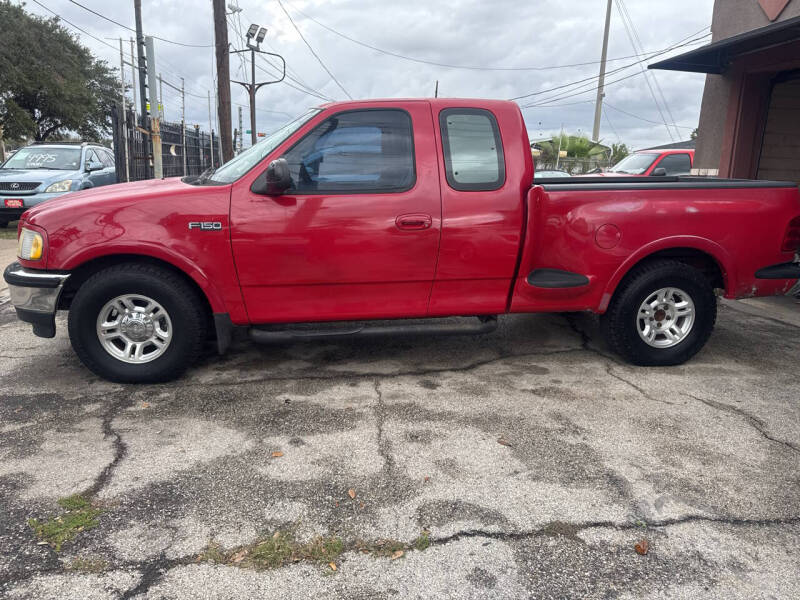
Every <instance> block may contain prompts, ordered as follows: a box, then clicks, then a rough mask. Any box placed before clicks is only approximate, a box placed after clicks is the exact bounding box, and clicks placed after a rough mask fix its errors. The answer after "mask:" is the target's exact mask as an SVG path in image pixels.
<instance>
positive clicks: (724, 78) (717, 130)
mask: <svg viewBox="0 0 800 600" xmlns="http://www.w3.org/2000/svg"><path fill="white" fill-rule="evenodd" d="M798 16H800V0H790V2H789V3H788V5H787V6H786V8H784V9H783V12H781V14H780V15H779V16H778V18H777V19H775V21H770V20H769V18H768V17H767V15H766V13H765V12H764V10H763V9H762V8H761V6H760V5H759V3H758V0H716V2H715V3H714V15H713V18H712V22H711V33H712V41H714V42H718V41H720V40H723V39H725V38H728V37H731V36H734V35H737V34H740V33H744V32H745V31H750V30H752V29H757V28H759V27H765V26H767V25H769V24H770V23H779V22H780V21H784V20H786V19H791V18H793V17H798ZM735 66H736V65H735V63H734V65H732V68H730V69H729V70H728V72H726V73H724V74H722V75H707V76H706V85H705V90H704V92H703V101H702V105H701V108H700V124H699V133H700V135H699V136H698V140H697V150H696V154H695V162H694V168H695V169H696V170H697V172H698V173H699V174H701V175H716V174H717V173H718V170H719V169H720V161H721V159H722V156H723V145H724V143H725V141H726V124H727V123H728V121H729V119H728V117H729V115H728V110H729V103H730V102H731V100H735V99H736V97H737V95H736V94H737V93H738V87H739V86H738V81H739V73H737V72H736V69H735ZM727 133H730V132H727Z"/></svg>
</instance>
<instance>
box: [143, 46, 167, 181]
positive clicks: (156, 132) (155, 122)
mask: <svg viewBox="0 0 800 600" xmlns="http://www.w3.org/2000/svg"><path fill="white" fill-rule="evenodd" d="M145 46H146V48H147V87H148V88H149V90H150V108H151V115H150V139H151V140H152V142H153V177H155V178H156V179H163V178H164V169H163V165H162V162H161V118H160V117H159V113H158V105H159V103H160V99H159V98H158V97H157V96H156V89H157V88H156V52H155V46H154V44H153V38H151V37H150V36H147V37H146V38H145ZM153 108H155V109H156V110H154V111H153V110H152V109H153Z"/></svg>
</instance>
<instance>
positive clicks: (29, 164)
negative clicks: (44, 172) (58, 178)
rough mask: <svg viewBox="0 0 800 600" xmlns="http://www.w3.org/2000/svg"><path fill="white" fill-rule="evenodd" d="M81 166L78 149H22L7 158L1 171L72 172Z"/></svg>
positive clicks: (79, 150)
mask: <svg viewBox="0 0 800 600" xmlns="http://www.w3.org/2000/svg"><path fill="white" fill-rule="evenodd" d="M80 166H81V149H80V148H43V147H34V148H22V149H21V150H19V151H18V152H16V153H15V154H14V156H12V157H11V158H9V159H8V160H7V161H6V162H5V163H4V164H3V166H2V167H0V168H3V169H25V170H27V169H58V170H62V171H63V170H67V171H74V170H76V169H79V168H80Z"/></svg>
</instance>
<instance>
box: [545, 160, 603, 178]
mask: <svg viewBox="0 0 800 600" xmlns="http://www.w3.org/2000/svg"><path fill="white" fill-rule="evenodd" d="M533 160H534V164H535V165H536V170H537V171H553V170H557V171H566V172H567V173H569V174H570V175H582V174H584V173H592V172H596V171H597V170H598V169H600V170H604V169H606V168H608V167H610V166H611V162H610V161H609V160H607V159H605V158H599V159H595V158H561V159H559V160H558V165H556V161H554V160H549V161H545V160H542V159H540V158H536V157H534V158H533Z"/></svg>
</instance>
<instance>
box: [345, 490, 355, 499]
mask: <svg viewBox="0 0 800 600" xmlns="http://www.w3.org/2000/svg"><path fill="white" fill-rule="evenodd" d="M347 495H348V496H350V498H355V497H356V491H355V490H354V489H352V488H351V489H349V490H347Z"/></svg>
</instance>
